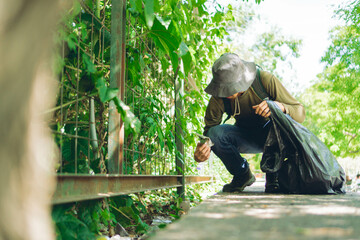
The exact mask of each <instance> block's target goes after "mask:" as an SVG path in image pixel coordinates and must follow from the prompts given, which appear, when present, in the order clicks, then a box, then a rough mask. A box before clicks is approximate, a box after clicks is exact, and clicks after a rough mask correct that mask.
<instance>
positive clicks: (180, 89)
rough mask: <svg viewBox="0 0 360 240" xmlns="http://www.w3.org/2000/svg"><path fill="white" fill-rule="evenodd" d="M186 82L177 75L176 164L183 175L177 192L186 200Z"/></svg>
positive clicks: (179, 172)
mask: <svg viewBox="0 0 360 240" xmlns="http://www.w3.org/2000/svg"><path fill="white" fill-rule="evenodd" d="M182 96H184V81H183V80H182V79H181V78H179V77H178V76H177V73H175V144H176V152H175V163H176V172H177V174H178V175H182V177H181V184H182V186H181V187H178V188H177V192H178V194H179V196H180V197H181V198H182V199H184V193H185V177H184V172H185V164H184V160H185V159H184V144H183V142H182V139H183V138H184V133H183V130H182V127H181V116H182V115H183V112H184V102H183V98H182Z"/></svg>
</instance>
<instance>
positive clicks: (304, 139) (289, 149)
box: [260, 101, 345, 194]
mask: <svg viewBox="0 0 360 240" xmlns="http://www.w3.org/2000/svg"><path fill="white" fill-rule="evenodd" d="M267 103H268V105H269V108H270V110H271V116H270V117H271V124H272V125H271V126H270V130H269V134H268V136H267V139H266V142H265V146H264V152H263V156H262V159H261V163H260V167H261V170H262V171H263V172H266V173H276V174H277V175H278V181H279V186H280V190H281V191H282V192H284V193H301V194H336V193H345V189H344V183H345V172H344V170H343V169H342V167H341V166H340V164H339V163H338V162H337V160H336V158H335V157H334V155H333V154H332V153H331V152H330V150H329V149H328V148H327V147H326V146H325V144H324V143H323V142H322V141H321V140H320V139H319V138H317V137H316V136H315V135H314V134H313V133H312V132H311V131H309V130H308V129H307V128H305V127H304V126H302V125H301V124H300V123H298V122H296V121H295V120H293V119H292V118H291V117H290V116H289V115H287V114H284V113H283V112H282V111H281V110H280V108H279V107H278V106H277V105H276V103H274V102H273V101H267Z"/></svg>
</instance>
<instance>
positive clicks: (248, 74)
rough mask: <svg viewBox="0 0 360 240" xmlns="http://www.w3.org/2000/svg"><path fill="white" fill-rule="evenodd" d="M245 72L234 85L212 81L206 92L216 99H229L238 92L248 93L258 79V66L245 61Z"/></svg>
mask: <svg viewBox="0 0 360 240" xmlns="http://www.w3.org/2000/svg"><path fill="white" fill-rule="evenodd" d="M242 62H243V64H244V71H243V72H242V74H241V75H240V76H239V77H238V79H236V80H234V82H232V83H228V84H221V83H219V82H218V81H214V79H212V80H211V82H210V83H209V85H208V86H207V87H206V88H205V92H206V93H208V94H210V95H212V96H214V97H229V96H232V95H234V94H235V93H238V92H244V91H246V90H247V89H248V88H249V87H250V86H251V84H252V83H253V82H254V80H255V78H256V65H255V63H253V62H246V61H243V60H242Z"/></svg>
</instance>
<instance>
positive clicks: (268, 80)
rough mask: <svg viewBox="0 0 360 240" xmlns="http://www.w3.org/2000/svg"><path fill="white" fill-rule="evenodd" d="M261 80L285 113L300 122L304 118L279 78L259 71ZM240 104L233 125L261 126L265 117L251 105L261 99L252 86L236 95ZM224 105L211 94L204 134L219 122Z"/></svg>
mask: <svg viewBox="0 0 360 240" xmlns="http://www.w3.org/2000/svg"><path fill="white" fill-rule="evenodd" d="M260 78H261V82H262V83H263V85H264V88H265V90H266V92H267V93H268V94H269V95H270V96H271V98H272V99H273V100H275V101H278V102H280V103H282V104H283V105H284V107H285V113H286V114H289V115H290V116H291V117H292V118H293V119H294V120H295V121H297V122H299V123H301V122H303V121H304V120H305V109H304V106H303V105H302V104H301V103H300V102H299V101H297V100H296V99H295V98H294V97H293V96H292V95H291V94H290V93H289V92H288V91H287V90H286V89H285V87H284V86H283V85H282V84H281V82H280V81H279V79H277V78H276V77H275V76H274V75H272V74H271V73H269V72H265V71H260ZM238 100H239V105H240V114H239V115H237V116H235V120H236V122H235V125H237V126H241V127H256V126H259V127H260V126H263V125H264V124H265V123H266V121H267V119H265V118H264V117H261V116H259V115H256V114H255V109H253V108H252V106H254V105H257V104H260V103H261V102H262V101H263V100H262V99H261V98H259V97H258V96H257V95H256V93H255V92H254V90H253V89H252V88H249V89H248V90H246V91H245V92H244V93H243V94H242V95H241V96H238ZM234 102H235V101H234V100H232V101H231V108H232V112H234V108H235V105H234ZM224 112H225V107H224V103H223V100H222V98H219V97H214V96H212V97H211V98H210V101H209V104H208V106H207V108H206V114H205V128H204V135H206V133H207V131H208V130H209V129H210V128H211V127H213V126H216V125H219V124H221V121H222V116H223V114H224Z"/></svg>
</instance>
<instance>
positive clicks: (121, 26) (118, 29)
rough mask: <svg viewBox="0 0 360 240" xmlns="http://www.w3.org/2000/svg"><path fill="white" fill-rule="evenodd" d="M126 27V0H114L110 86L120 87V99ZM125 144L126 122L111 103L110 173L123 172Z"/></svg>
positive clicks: (123, 72)
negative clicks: (124, 122)
mask: <svg viewBox="0 0 360 240" xmlns="http://www.w3.org/2000/svg"><path fill="white" fill-rule="evenodd" d="M125 29H126V0H118V1H112V9H111V49H110V52H111V53H110V58H111V59H110V87H111V88H118V89H119V93H118V97H119V99H121V100H123V99H124V93H125V67H126V66H125V54H126V46H125ZM123 144H124V124H123V121H122V119H121V117H120V113H118V111H117V109H116V106H115V104H114V103H113V102H112V101H111V102H110V105H109V136H108V157H109V163H108V170H109V173H119V174H122V172H123V169H122V165H123V164H122V162H123V147H124V146H123Z"/></svg>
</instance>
